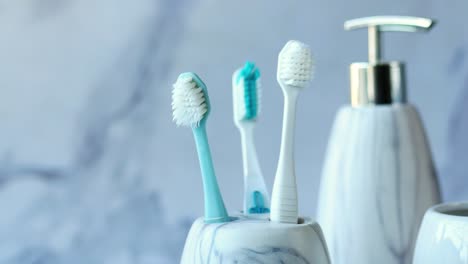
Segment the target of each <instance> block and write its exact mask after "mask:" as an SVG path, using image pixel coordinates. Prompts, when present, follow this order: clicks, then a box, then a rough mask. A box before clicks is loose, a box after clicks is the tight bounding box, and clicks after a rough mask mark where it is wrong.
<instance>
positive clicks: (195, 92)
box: [172, 75, 208, 127]
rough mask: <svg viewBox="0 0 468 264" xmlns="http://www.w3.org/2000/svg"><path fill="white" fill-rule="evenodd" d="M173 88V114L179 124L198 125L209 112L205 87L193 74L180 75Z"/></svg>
mask: <svg viewBox="0 0 468 264" xmlns="http://www.w3.org/2000/svg"><path fill="white" fill-rule="evenodd" d="M173 87H174V89H173V90H172V115H173V120H174V122H175V123H176V124H177V125H178V126H194V127H196V126H198V125H199V124H200V121H201V120H202V119H203V118H204V116H205V114H206V113H207V112H208V106H207V104H206V98H205V94H204V91H203V89H202V88H201V87H200V86H199V84H197V82H196V81H195V79H194V77H193V76H190V75H180V76H179V78H178V79H177V81H176V83H175V84H174V85H173Z"/></svg>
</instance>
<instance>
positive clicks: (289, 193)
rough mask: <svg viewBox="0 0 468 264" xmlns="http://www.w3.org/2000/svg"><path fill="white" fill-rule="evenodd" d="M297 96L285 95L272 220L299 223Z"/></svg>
mask: <svg viewBox="0 0 468 264" xmlns="http://www.w3.org/2000/svg"><path fill="white" fill-rule="evenodd" d="M296 101H297V94H294V93H291V94H285V101H284V117H283V131H282V137H281V149H280V157H279V161H278V168H277V170H276V176H275V183H274V185H273V193H272V197H271V200H272V203H271V215H270V217H271V220H272V221H273V222H280V223H294V224H295V223H297V219H298V209H297V187H296V174H295V165H294V129H295V123H296V120H295V118H296Z"/></svg>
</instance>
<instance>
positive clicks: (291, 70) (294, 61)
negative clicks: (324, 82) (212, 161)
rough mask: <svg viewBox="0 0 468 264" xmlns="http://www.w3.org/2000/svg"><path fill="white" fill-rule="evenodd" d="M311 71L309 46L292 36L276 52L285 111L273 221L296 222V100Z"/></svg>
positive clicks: (275, 187)
mask: <svg viewBox="0 0 468 264" xmlns="http://www.w3.org/2000/svg"><path fill="white" fill-rule="evenodd" d="M312 71H313V65H312V56H311V52H310V48H309V47H308V46H307V45H306V44H304V43H301V42H299V41H295V40H291V41H289V42H288V43H286V45H285V46H284V48H283V49H282V50H281V52H280V53H279V56H278V69H277V76H276V78H277V81H278V83H279V85H280V86H281V89H282V90H283V95H284V114H283V131H282V137H281V149H280V155H279V161H278V168H277V170H276V176H275V182H274V184H273V193H272V198H271V199H272V203H271V216H270V218H271V221H273V222H279V223H294V224H296V223H297V222H298V209H297V207H298V206H297V186H296V175H295V167H294V129H295V122H296V120H295V119H296V102H297V97H298V95H299V92H300V91H301V90H302V88H304V87H306V86H307V84H308V83H309V81H310V80H311V79H312Z"/></svg>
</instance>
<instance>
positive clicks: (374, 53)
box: [344, 16, 434, 106]
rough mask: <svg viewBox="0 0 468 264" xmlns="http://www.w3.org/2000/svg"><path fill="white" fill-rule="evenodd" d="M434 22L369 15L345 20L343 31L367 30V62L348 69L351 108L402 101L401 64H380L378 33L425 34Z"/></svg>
mask: <svg viewBox="0 0 468 264" xmlns="http://www.w3.org/2000/svg"><path fill="white" fill-rule="evenodd" d="M433 25H434V21H433V20H431V19H428V18H421V17H407V16H373V17H363V18H357V19H352V20H348V21H346V22H345V24H344V28H345V30H354V29H360V28H367V29H368V32H369V40H368V45H369V47H368V48H369V62H367V63H365V62H357V63H352V64H351V66H350V75H351V76H350V79H351V105H353V106H362V105H375V104H392V103H405V102H406V87H405V75H404V64H403V63H402V62H399V61H390V62H384V61H381V50H382V49H381V43H380V37H381V33H382V32H385V31H399V32H419V31H428V30H429V29H431V27H432V26H433Z"/></svg>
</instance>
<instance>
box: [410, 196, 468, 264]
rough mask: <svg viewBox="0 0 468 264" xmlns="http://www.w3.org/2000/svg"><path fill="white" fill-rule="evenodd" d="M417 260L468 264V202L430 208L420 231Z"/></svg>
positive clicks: (417, 262)
mask: <svg viewBox="0 0 468 264" xmlns="http://www.w3.org/2000/svg"><path fill="white" fill-rule="evenodd" d="M413 263H414V264H436V263H437V264H439V263H450V264H468V203H450V204H441V205H437V206H434V207H432V208H430V209H429V210H427V212H426V214H425V216H424V220H423V223H422V225H421V229H420V231H419V235H418V240H417V244H416V251H415V254H414V261H413Z"/></svg>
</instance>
